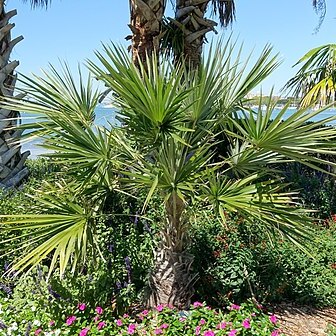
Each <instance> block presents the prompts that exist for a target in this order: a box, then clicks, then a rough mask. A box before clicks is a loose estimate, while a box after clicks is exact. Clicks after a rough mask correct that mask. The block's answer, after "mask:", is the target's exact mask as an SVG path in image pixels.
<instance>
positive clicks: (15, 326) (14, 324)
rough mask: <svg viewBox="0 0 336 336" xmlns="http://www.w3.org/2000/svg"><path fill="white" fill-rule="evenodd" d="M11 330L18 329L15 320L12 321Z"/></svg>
mask: <svg viewBox="0 0 336 336" xmlns="http://www.w3.org/2000/svg"><path fill="white" fill-rule="evenodd" d="M12 330H18V326H17V323H16V322H13V323H12Z"/></svg>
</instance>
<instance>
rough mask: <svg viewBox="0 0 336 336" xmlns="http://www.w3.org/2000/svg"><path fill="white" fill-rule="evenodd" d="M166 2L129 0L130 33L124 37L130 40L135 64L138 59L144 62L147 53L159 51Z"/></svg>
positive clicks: (163, 0) (160, 0)
mask: <svg viewBox="0 0 336 336" xmlns="http://www.w3.org/2000/svg"><path fill="white" fill-rule="evenodd" d="M166 3H167V0H155V1H153V0H129V5H130V19H131V22H130V24H129V27H130V29H131V31H132V35H130V36H128V37H127V38H126V39H129V40H132V45H131V50H132V55H133V61H134V63H135V64H138V60H141V61H142V62H143V63H144V64H145V62H146V57H147V55H151V54H152V53H154V52H156V53H157V52H159V46H160V38H161V34H162V19H163V15H164V12H165V9H166Z"/></svg>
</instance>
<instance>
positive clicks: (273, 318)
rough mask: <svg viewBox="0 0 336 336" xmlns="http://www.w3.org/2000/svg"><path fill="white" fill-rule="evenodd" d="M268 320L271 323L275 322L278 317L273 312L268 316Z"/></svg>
mask: <svg viewBox="0 0 336 336" xmlns="http://www.w3.org/2000/svg"><path fill="white" fill-rule="evenodd" d="M269 320H270V321H271V322H272V323H273V324H276V323H277V321H278V319H277V317H276V316H275V315H274V314H273V315H271V316H270V317H269Z"/></svg>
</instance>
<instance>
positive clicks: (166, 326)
mask: <svg viewBox="0 0 336 336" xmlns="http://www.w3.org/2000/svg"><path fill="white" fill-rule="evenodd" d="M168 327H169V325H168V324H167V323H163V324H162V326H161V327H160V328H161V329H167V328H168Z"/></svg>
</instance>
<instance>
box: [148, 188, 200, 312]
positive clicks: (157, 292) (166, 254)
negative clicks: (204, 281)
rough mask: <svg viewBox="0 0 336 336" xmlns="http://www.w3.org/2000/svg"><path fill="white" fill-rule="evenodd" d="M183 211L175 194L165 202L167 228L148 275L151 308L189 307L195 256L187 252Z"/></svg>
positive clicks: (194, 279) (163, 232) (193, 281)
mask: <svg viewBox="0 0 336 336" xmlns="http://www.w3.org/2000/svg"><path fill="white" fill-rule="evenodd" d="M184 211H185V205H184V203H183V201H182V200H181V198H179V197H178V196H177V195H176V194H173V195H172V196H170V198H169V200H168V201H167V203H166V213H167V218H166V226H165V228H164V230H163V231H162V232H161V234H162V241H161V244H160V246H159V247H158V249H157V251H156V252H155V256H154V257H155V261H154V268H153V271H152V273H151V275H150V297H149V306H151V307H155V306H157V305H158V304H165V305H173V306H175V307H178V308H180V309H184V308H186V307H188V306H189V304H190V299H191V297H192V295H193V285H194V283H195V281H196V278H197V277H196V276H195V275H192V263H193V260H194V257H193V256H192V255H190V254H189V253H187V252H186V246H187V242H188V238H187V231H188V223H187V222H186V221H185V219H184V218H183V213H184Z"/></svg>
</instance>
